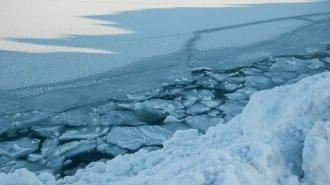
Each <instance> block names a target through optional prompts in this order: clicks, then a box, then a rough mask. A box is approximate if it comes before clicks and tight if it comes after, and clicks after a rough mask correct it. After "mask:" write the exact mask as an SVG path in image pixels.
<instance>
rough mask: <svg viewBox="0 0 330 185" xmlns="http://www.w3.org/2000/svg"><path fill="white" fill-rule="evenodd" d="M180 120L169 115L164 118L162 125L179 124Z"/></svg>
mask: <svg viewBox="0 0 330 185" xmlns="http://www.w3.org/2000/svg"><path fill="white" fill-rule="evenodd" d="M181 121H182V120H179V119H177V118H176V117H174V116H172V115H169V116H167V117H166V118H165V120H164V123H178V122H181Z"/></svg>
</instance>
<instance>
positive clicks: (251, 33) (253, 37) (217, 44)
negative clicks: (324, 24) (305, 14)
mask: <svg viewBox="0 0 330 185" xmlns="http://www.w3.org/2000/svg"><path fill="white" fill-rule="evenodd" d="M306 24H307V22H306V21H301V20H285V21H276V22H268V23H262V24H253V25H249V26H242V27H240V26H237V28H233V29H226V30H220V31H214V32H211V33H203V32H202V33H201V39H200V40H198V42H197V44H196V49H198V50H201V51H207V50H214V49H223V48H238V47H248V46H251V45H254V44H257V43H261V42H265V41H271V40H275V39H276V38H277V37H280V36H281V35H283V34H285V33H289V32H291V31H293V30H296V29H298V28H299V27H302V26H304V25H306ZM232 35H234V37H233V36H232Z"/></svg>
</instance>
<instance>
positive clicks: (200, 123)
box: [185, 114, 224, 133]
mask: <svg viewBox="0 0 330 185" xmlns="http://www.w3.org/2000/svg"><path fill="white" fill-rule="evenodd" d="M185 121H186V123H187V124H188V125H189V126H191V127H192V128H195V129H197V130H199V131H200V132H203V133H205V132H206V131H207V130H208V129H209V128H210V127H212V126H216V125H218V124H222V123H224V120H223V119H222V118H212V117H211V116H209V115H205V114H203V115H196V116H188V117H187V118H186V119H185Z"/></svg>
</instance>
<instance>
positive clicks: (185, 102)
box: [182, 95, 198, 107]
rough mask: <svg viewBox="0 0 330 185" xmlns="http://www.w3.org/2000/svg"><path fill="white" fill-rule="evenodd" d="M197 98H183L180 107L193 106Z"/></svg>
mask: <svg viewBox="0 0 330 185" xmlns="http://www.w3.org/2000/svg"><path fill="white" fill-rule="evenodd" d="M197 99H198V98H197V97H195V96H189V95H188V96H185V99H184V100H183V101H182V105H183V106H185V107H189V106H191V105H193V104H194V103H196V101H197Z"/></svg>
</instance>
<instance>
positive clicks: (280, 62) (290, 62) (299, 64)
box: [269, 58, 308, 73]
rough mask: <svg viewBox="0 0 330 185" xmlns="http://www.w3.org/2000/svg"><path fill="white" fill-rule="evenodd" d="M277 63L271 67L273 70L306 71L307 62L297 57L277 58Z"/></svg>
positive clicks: (270, 69)
mask: <svg viewBox="0 0 330 185" xmlns="http://www.w3.org/2000/svg"><path fill="white" fill-rule="evenodd" d="M275 61H276V62H275V63H274V64H273V65H272V66H271V67H270V68H269V71H271V72H283V71H286V72H294V71H295V72H300V73H303V72H306V71H307V70H308V68H307V66H308V65H307V63H306V62H305V61H304V60H299V59H296V58H276V59H275Z"/></svg>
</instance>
